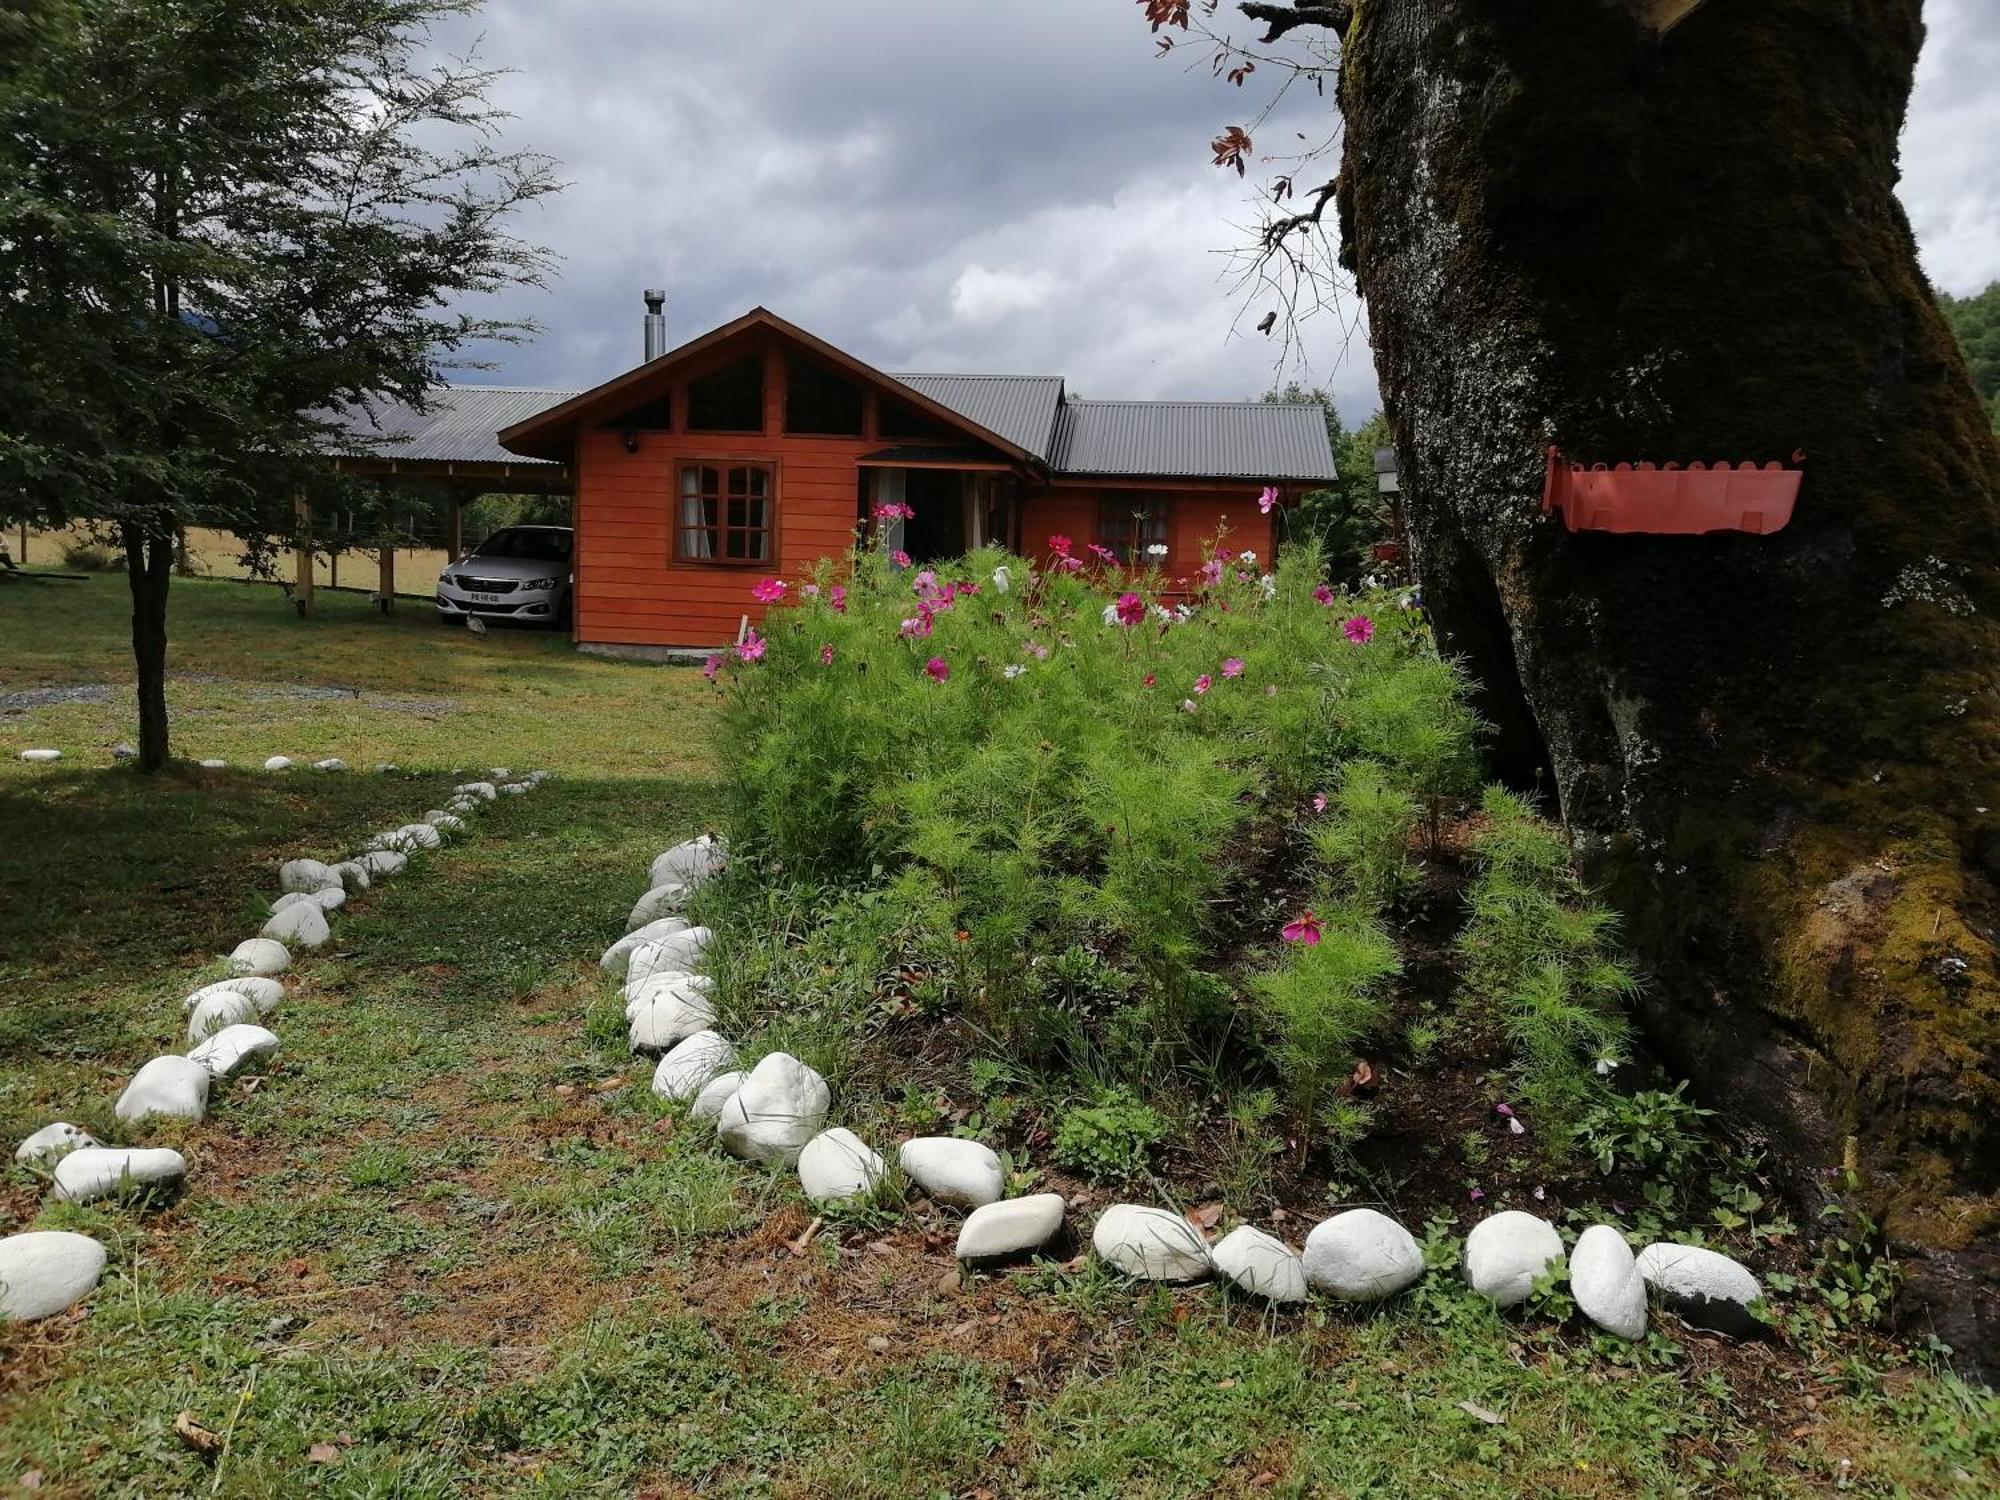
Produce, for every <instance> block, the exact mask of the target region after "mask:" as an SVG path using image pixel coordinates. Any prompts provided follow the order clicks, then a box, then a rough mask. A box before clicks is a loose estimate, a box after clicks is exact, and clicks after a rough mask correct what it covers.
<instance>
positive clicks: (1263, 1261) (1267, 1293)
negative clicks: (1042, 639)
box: [1209, 1224, 1306, 1302]
mask: <svg viewBox="0 0 2000 1500" xmlns="http://www.w3.org/2000/svg"><path fill="white" fill-rule="evenodd" d="M1209 1259H1211V1260H1213V1261H1214V1262H1215V1269H1216V1270H1218V1271H1220V1272H1221V1273H1222V1274H1223V1275H1224V1276H1227V1277H1228V1278H1229V1279H1230V1280H1231V1281H1233V1282H1235V1283H1236V1284H1237V1285H1238V1286H1240V1287H1241V1288H1243V1290H1244V1291H1246V1292H1248V1293H1249V1294H1250V1295H1251V1296H1253V1297H1262V1298H1263V1299H1264V1300H1265V1301H1267V1302H1303V1301H1305V1300H1306V1263H1305V1262H1304V1261H1303V1260H1301V1259H1300V1258H1299V1255H1298V1252H1297V1251H1295V1250H1293V1249H1292V1247H1291V1246H1290V1245H1287V1244H1286V1243H1285V1242H1284V1241H1283V1240H1281V1239H1279V1238H1277V1236H1275V1235H1269V1234H1266V1233H1264V1231H1263V1230H1261V1229H1257V1228H1253V1227H1252V1226H1251V1225H1248V1224H1241V1225H1238V1226H1237V1227H1236V1228H1234V1229H1232V1230H1230V1231H1229V1233H1227V1234H1225V1235H1224V1236H1223V1237H1222V1238H1221V1240H1219V1241H1218V1242H1217V1243H1216V1246H1215V1248H1214V1249H1213V1250H1211V1251H1210V1252H1209Z"/></svg>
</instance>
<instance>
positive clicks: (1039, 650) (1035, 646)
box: [1021, 641, 1049, 661]
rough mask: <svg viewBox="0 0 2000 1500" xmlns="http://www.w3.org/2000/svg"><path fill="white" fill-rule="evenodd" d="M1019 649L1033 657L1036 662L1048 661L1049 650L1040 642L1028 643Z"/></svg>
mask: <svg viewBox="0 0 2000 1500" xmlns="http://www.w3.org/2000/svg"><path fill="white" fill-rule="evenodd" d="M1021 649H1022V650H1023V651H1025V652H1027V653H1028V655H1030V656H1032V657H1034V658H1035V660H1036V661H1047V660H1048V659H1049V648H1048V647H1047V646H1044V645H1043V644H1042V643H1041V642H1040V641H1029V642H1028V643H1027V644H1026V645H1025V646H1023V647H1022V648H1021Z"/></svg>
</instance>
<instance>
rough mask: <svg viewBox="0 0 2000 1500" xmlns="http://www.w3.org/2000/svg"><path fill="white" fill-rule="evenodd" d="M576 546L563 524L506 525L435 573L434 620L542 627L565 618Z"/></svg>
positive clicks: (574, 540)
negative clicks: (508, 622)
mask: <svg viewBox="0 0 2000 1500" xmlns="http://www.w3.org/2000/svg"><path fill="white" fill-rule="evenodd" d="M575 544H576V533H575V532H573V531H571V530H570V528H569V527H567V526H508V527H505V528H503V529H501V530H499V531H496V532H494V533H493V535H491V536H489V537H488V538H487V539H486V540H485V541H483V542H481V543H480V544H479V545H478V546H476V547H474V548H473V549H472V550H471V551H470V552H468V553H466V554H465V556H464V557H462V558H460V559H459V560H458V561H457V562H455V563H451V564H450V565H448V566H447V567H446V568H445V570H444V571H443V572H442V573H440V574H439V575H438V581H437V609H438V618H439V619H440V620H444V621H451V620H463V619H466V618H467V617H469V616H472V615H477V616H478V617H479V618H480V619H482V620H530V621H534V622H536V623H538V624H545V625H546V624H557V623H560V622H561V621H563V620H566V619H568V618H569V601H570V586H571V585H572V584H573V583H574V582H575V575H574V574H573V573H572V572H571V571H570V553H571V552H572V550H573V549H574V547H575Z"/></svg>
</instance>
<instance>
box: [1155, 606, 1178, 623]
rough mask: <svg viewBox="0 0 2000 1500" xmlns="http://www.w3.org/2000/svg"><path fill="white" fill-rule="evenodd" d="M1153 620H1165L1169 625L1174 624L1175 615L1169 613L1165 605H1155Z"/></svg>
mask: <svg viewBox="0 0 2000 1500" xmlns="http://www.w3.org/2000/svg"><path fill="white" fill-rule="evenodd" d="M1153 618H1154V619H1156V620H1163V621H1165V622H1166V623H1167V624H1169V625H1171V624H1173V622H1174V617H1173V615H1172V614H1170V613H1169V612H1168V610H1167V607H1166V605H1164V604H1155V605H1154V606H1153Z"/></svg>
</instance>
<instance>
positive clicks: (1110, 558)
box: [1090, 542, 1118, 563]
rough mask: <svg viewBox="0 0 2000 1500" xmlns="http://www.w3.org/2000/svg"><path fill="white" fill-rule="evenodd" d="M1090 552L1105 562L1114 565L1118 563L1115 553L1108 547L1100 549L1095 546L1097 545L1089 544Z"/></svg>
mask: <svg viewBox="0 0 2000 1500" xmlns="http://www.w3.org/2000/svg"><path fill="white" fill-rule="evenodd" d="M1090 550H1091V551H1092V552H1095V553H1096V554H1097V555H1098V556H1099V557H1100V558H1102V559H1103V560H1104V561H1105V562H1108V563H1116V562H1117V561H1118V554H1117V553H1116V552H1113V551H1112V550H1111V549H1110V548H1109V547H1100V546H1098V545H1097V543H1095V542H1092V543H1091V544H1090Z"/></svg>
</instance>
